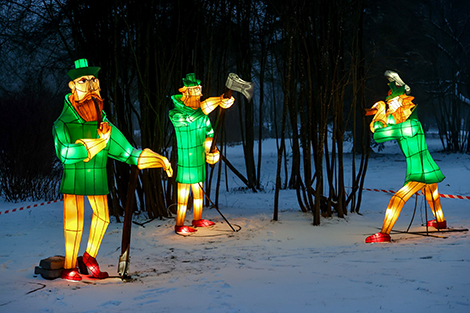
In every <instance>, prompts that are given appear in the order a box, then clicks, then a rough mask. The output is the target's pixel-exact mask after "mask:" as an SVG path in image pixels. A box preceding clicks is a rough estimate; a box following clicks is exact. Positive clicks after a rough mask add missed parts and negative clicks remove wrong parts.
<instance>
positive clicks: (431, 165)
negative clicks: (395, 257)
mask: <svg viewBox="0 0 470 313" xmlns="http://www.w3.org/2000/svg"><path fill="white" fill-rule="evenodd" d="M385 76H386V77H387V78H388V80H389V87H390V91H389V95H388V97H387V98H386V103H385V102H383V101H379V102H377V103H376V104H374V106H373V107H372V108H371V109H369V110H366V115H374V118H373V120H372V122H371V124H370V129H371V131H372V132H373V133H374V140H375V141H377V142H385V141H389V140H396V141H397V142H398V145H399V146H400V148H401V150H402V152H403V154H404V155H405V157H406V178H405V184H404V186H403V187H402V188H401V189H400V190H398V191H397V192H396V193H395V194H394V195H393V197H392V198H391V199H390V202H389V204H388V207H387V210H386V211H385V219H384V223H383V226H382V230H381V231H380V232H379V233H376V234H374V235H371V236H369V237H367V238H366V243H373V242H390V232H391V230H392V228H393V225H395V222H396V221H397V219H398V216H399V215H400V212H401V209H402V208H403V205H404V204H405V203H406V201H408V199H409V198H410V197H411V196H412V195H414V194H415V193H416V192H418V191H420V190H421V191H423V193H424V194H425V197H426V200H427V202H428V203H429V206H430V208H431V211H432V213H433V214H434V217H435V219H434V220H431V221H428V222H427V224H428V226H430V227H435V228H438V229H444V228H446V227H447V222H446V220H445V219H444V214H443V212H442V208H441V201H440V197H439V192H438V190H437V183H439V182H441V181H442V180H443V179H444V178H445V177H444V175H443V174H442V173H441V171H440V169H439V167H438V166H437V165H436V163H435V162H434V160H433V159H432V157H431V154H430V153H429V151H428V148H427V145H426V139H425V137H424V131H423V128H422V126H421V123H420V122H419V121H418V118H417V114H416V111H415V110H414V109H415V108H416V107H415V106H416V105H415V104H414V103H413V102H412V100H413V99H414V97H411V96H408V95H407V93H409V92H410V89H409V87H408V86H407V85H406V84H405V83H404V82H403V80H401V78H400V77H399V75H398V74H397V73H396V72H393V71H386V72H385ZM387 107H388V109H387Z"/></svg>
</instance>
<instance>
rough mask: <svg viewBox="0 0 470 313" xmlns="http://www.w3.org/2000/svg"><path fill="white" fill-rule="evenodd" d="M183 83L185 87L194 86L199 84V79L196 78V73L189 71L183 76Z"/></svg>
mask: <svg viewBox="0 0 470 313" xmlns="http://www.w3.org/2000/svg"><path fill="white" fill-rule="evenodd" d="M183 84H184V85H185V86H186V87H195V86H199V85H200V84H201V81H200V80H199V79H196V74H194V73H189V74H186V78H183Z"/></svg>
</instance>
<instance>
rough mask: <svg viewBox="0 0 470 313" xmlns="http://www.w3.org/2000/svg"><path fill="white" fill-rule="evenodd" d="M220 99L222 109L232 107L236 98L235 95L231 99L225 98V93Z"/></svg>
mask: <svg viewBox="0 0 470 313" xmlns="http://www.w3.org/2000/svg"><path fill="white" fill-rule="evenodd" d="M220 100H221V102H220V107H221V108H222V109H228V108H230V107H231V106H232V105H233V103H234V102H235V98H234V97H230V99H225V98H224V97H223V95H222V96H221V97H220Z"/></svg>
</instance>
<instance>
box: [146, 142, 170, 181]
mask: <svg viewBox="0 0 470 313" xmlns="http://www.w3.org/2000/svg"><path fill="white" fill-rule="evenodd" d="M137 167H138V168H139V170H141V169H145V168H155V167H161V168H163V169H164V170H165V172H166V174H167V175H168V177H172V176H173V169H172V168H171V163H170V162H169V161H168V159H167V158H166V157H164V156H162V155H160V154H158V153H156V152H153V151H152V150H150V149H144V150H143V151H142V153H141V154H140V156H139V160H138V161H137Z"/></svg>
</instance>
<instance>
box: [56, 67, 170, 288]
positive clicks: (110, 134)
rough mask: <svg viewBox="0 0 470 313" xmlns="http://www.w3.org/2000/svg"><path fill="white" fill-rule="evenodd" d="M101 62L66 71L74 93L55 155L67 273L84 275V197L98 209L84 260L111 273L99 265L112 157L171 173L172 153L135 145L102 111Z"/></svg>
mask: <svg viewBox="0 0 470 313" xmlns="http://www.w3.org/2000/svg"><path fill="white" fill-rule="evenodd" d="M99 70H100V68H99V67H89V66H88V62H87V60H86V59H80V60H77V61H75V68H74V69H72V70H70V71H69V72H68V73H67V74H68V76H69V77H70V79H71V81H70V82H69V87H70V89H71V93H69V94H67V95H66V96H65V101H64V108H63V110H62V113H61V114H60V116H59V118H58V119H57V120H56V121H55V122H54V126H53V135H54V143H55V149H56V154H57V157H58V158H59V160H60V161H61V162H62V165H63V175H62V182H61V185H60V191H61V192H62V193H63V194H64V233H65V263H64V271H63V273H62V278H64V279H67V280H73V281H78V280H81V276H80V273H79V271H78V269H77V262H78V261H77V256H78V250H79V247H80V241H81V237H82V232H83V217H84V197H85V196H87V198H88V200H89V202H90V205H91V207H92V209H93V217H92V221H91V226H90V235H89V238H88V244H87V248H86V251H85V253H84V254H83V258H81V260H83V263H84V265H85V266H86V267H87V268H88V271H90V272H91V275H92V276H94V277H96V278H100V279H102V278H106V277H108V273H106V272H102V271H100V269H99V266H98V263H97V261H96V255H97V254H98V249H99V247H100V244H101V241H102V239H103V236H104V233H105V231H106V228H107V226H108V224H109V213H108V203H107V194H108V193H109V190H108V183H107V175H106V163H107V160H108V157H110V158H113V159H116V160H118V161H121V162H126V163H128V164H132V165H137V167H138V168H139V169H144V168H153V167H162V168H163V169H164V170H165V171H166V172H167V174H168V176H172V175H173V174H172V173H173V172H172V168H171V164H170V162H168V160H167V158H165V157H163V156H161V155H159V154H157V153H155V152H153V151H152V150H150V149H144V150H143V151H142V150H137V149H134V148H133V147H132V146H131V145H130V143H129V142H128V141H127V140H126V138H125V137H124V136H123V134H122V133H121V132H120V131H119V129H117V128H116V127H115V126H114V125H112V124H111V123H110V122H109V120H108V119H107V117H106V113H105V112H104V111H103V100H102V98H101V95H100V84H99V80H98V78H97V76H98V71H99Z"/></svg>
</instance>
